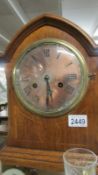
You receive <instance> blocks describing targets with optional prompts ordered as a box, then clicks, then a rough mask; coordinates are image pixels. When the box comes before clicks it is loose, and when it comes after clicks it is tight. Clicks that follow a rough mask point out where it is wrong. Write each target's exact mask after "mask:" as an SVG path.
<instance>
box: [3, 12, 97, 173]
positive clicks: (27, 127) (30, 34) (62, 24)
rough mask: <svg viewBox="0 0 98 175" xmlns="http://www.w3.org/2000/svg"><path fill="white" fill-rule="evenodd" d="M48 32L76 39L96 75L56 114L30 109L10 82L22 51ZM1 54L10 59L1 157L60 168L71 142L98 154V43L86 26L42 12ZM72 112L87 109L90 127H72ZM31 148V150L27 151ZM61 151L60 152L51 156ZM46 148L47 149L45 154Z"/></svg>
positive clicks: (49, 35) (81, 112) (91, 71)
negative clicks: (73, 102) (6, 124)
mask: <svg viewBox="0 0 98 175" xmlns="http://www.w3.org/2000/svg"><path fill="white" fill-rule="evenodd" d="M44 38H56V39H60V40H65V41H67V42H69V43H70V44H72V45H74V47H76V48H77V49H78V50H79V51H80V52H81V53H82V55H83V56H84V58H85V61H86V63H87V66H88V69H89V74H92V75H93V74H95V78H94V79H92V80H91V79H90V80H89V87H88V89H87V92H86V95H85V97H84V98H83V99H82V100H81V102H80V103H79V104H78V105H77V106H76V107H75V108H74V109H73V110H71V111H70V112H69V113H66V114H65V115H63V116H60V117H55V118H49V117H48V118H47V117H40V115H37V114H34V113H31V112H30V111H28V110H27V109H26V108H25V107H24V106H23V105H22V104H21V103H20V101H19V99H18V98H17V96H16V94H15V91H14V87H13V82H12V72H13V68H14V65H15V64H16V62H17V60H18V59H19V56H20V55H21V54H22V53H23V52H24V51H25V49H26V48H28V47H29V46H30V45H31V44H33V43H34V42H35V41H38V40H41V39H44ZM1 60H3V61H5V62H6V77H7V84H8V105H9V107H8V109H9V127H8V139H7V148H6V149H4V150H3V151H1V153H0V158H1V160H2V161H4V162H6V161H7V162H9V163H14V164H19V165H23V164H24V165H25V166H27V167H28V166H29V165H30V166H33V167H34V166H35V168H36V167H40V168H45V167H46V169H49V168H50V169H57V170H59V169H62V167H63V164H62V160H61V155H62V152H63V151H65V150H66V149H68V148H72V147H84V148H89V149H91V150H93V151H94V152H95V153H96V154H98V148H97V145H98V48H97V47H96V46H95V45H94V43H93V41H92V39H91V38H90V37H89V36H88V35H87V34H85V32H83V30H81V29H80V28H79V27H78V26H76V25H75V24H73V23H71V22H70V21H68V20H65V19H63V18H60V17H56V16H54V15H42V16H40V17H38V18H35V19H34V20H32V21H31V22H30V23H29V24H28V25H27V26H25V27H24V28H23V29H22V30H21V31H20V32H19V33H18V34H17V35H16V37H15V38H14V39H13V41H12V43H11V44H10V45H9V47H8V48H7V50H6V53H5V54H4V55H2V57H1ZM68 114H86V115H87V117H88V127H87V128H71V127H68ZM8 147H10V151H9V149H8ZM17 149H18V152H17V153H16V150H17ZM29 149H30V152H31V153H27V152H28V150H29ZM34 150H36V152H37V153H39V151H40V153H41V156H40V155H39V156H38V160H37V159H36V156H35V155H33V153H34ZM23 152H24V154H23ZM32 152H33V153H32ZM42 152H43V153H42ZM58 152H59V155H60V157H59V156H56V157H55V158H53V157H54V156H52V157H51V156H50V154H51V153H52V154H53V155H54V154H58ZM44 153H47V160H46V157H44ZM58 157H59V158H58ZM40 158H41V160H40V165H39V159H40ZM30 159H33V161H31V160H30ZM58 159H59V160H60V161H59V165H58V163H57V160H58ZM50 165H51V166H50Z"/></svg>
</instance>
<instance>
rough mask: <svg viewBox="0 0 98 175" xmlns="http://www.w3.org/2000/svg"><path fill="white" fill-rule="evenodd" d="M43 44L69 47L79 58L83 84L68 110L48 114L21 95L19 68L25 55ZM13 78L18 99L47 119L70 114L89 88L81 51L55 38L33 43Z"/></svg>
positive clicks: (14, 72)
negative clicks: (18, 82) (18, 77)
mask: <svg viewBox="0 0 98 175" xmlns="http://www.w3.org/2000/svg"><path fill="white" fill-rule="evenodd" d="M42 44H60V45H63V46H64V47H67V48H68V49H69V50H71V51H72V52H73V53H74V54H75V55H76V57H77V59H78V61H79V63H80V66H81V70H82V72H81V74H82V82H81V86H80V90H79V92H77V94H76V96H75V97H74V98H73V99H72V102H71V103H70V104H69V106H68V107H67V108H64V109H63V108H62V109H61V111H59V110H58V111H55V112H49V111H48V112H46V111H41V110H39V109H38V108H37V107H36V108H35V107H34V106H31V104H30V103H29V102H28V101H27V100H26V99H25V98H24V97H23V95H22V94H21V92H20V90H19V87H18V84H17V81H16V79H17V69H18V67H19V65H20V64H21V61H22V59H23V58H24V56H25V54H26V53H27V52H29V51H30V50H31V49H34V48H36V47H39V46H40V45H42ZM12 74H13V75H12V77H13V86H14V89H15V92H16V95H17V97H18V99H19V100H20V101H21V103H22V104H23V105H24V106H25V107H26V108H27V109H28V110H29V111H31V112H35V113H37V114H39V115H40V116H47V117H56V116H62V115H63V114H65V113H67V112H69V111H70V110H72V109H73V108H74V107H75V106H76V105H77V104H78V103H79V102H80V101H81V100H82V98H83V97H84V95H85V93H86V90H87V87H88V81H89V80H88V67H87V64H86V61H85V59H84V57H83V55H82V54H81V53H80V51H79V50H78V49H77V48H75V47H74V46H73V45H72V44H70V43H68V42H66V41H64V40H59V39H55V38H47V39H42V40H39V41H37V42H35V43H33V44H32V45H31V46H30V47H29V48H27V49H26V50H25V52H23V53H22V54H21V55H20V57H19V58H18V59H17V62H16V64H15V66H14V69H13V73H12Z"/></svg>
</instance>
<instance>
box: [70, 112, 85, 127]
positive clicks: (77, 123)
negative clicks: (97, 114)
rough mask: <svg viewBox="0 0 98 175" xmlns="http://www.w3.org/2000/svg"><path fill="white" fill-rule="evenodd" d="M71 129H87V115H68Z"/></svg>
mask: <svg viewBox="0 0 98 175" xmlns="http://www.w3.org/2000/svg"><path fill="white" fill-rule="evenodd" d="M68 126H69V127H87V126H88V118H87V115H72V114H71V115H68Z"/></svg>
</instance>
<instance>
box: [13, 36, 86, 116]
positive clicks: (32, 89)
mask: <svg viewBox="0 0 98 175" xmlns="http://www.w3.org/2000/svg"><path fill="white" fill-rule="evenodd" d="M13 85H14V88H15V91H16V94H17V96H18V98H19V99H20V101H21V102H22V104H23V105H24V106H25V107H26V108H27V109H29V110H30V111H33V112H35V113H38V114H40V115H42V116H50V117H51V116H59V115H62V114H64V113H66V112H68V111H70V110H71V109H72V108H73V107H75V106H76V104H78V103H79V102H80V100H81V99H82V97H83V96H84V94H85V92H86V89H87V86H88V70H87V66H86V62H85V59H84V58H83V56H82V55H81V54H80V52H79V51H78V50H77V49H76V48H74V47H73V46H72V45H70V44H69V43H67V42H65V41H61V40H56V39H44V40H40V41H39V42H36V43H34V44H33V45H32V46H30V47H29V48H28V49H27V50H26V51H25V52H24V53H23V54H22V55H21V56H20V57H19V58H18V61H17V63H16V65H15V67H14V70H13Z"/></svg>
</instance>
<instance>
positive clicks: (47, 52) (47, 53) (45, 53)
mask: <svg viewBox="0 0 98 175" xmlns="http://www.w3.org/2000/svg"><path fill="white" fill-rule="evenodd" d="M43 52H44V56H45V57H50V49H48V48H47V49H44V50H43Z"/></svg>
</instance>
